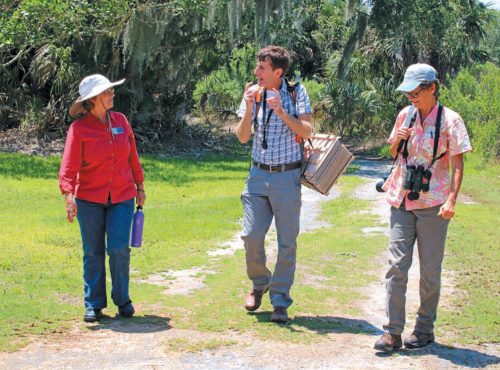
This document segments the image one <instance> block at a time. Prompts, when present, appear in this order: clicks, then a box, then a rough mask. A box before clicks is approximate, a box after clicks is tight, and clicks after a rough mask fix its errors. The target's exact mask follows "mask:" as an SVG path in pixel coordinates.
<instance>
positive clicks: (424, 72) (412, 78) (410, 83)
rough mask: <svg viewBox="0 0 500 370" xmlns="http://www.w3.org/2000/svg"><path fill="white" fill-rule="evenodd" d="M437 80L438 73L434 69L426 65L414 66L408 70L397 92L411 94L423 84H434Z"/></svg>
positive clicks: (418, 64)
mask: <svg viewBox="0 0 500 370" xmlns="http://www.w3.org/2000/svg"><path fill="white" fill-rule="evenodd" d="M436 80H437V72H436V70H435V69H434V67H432V66H430V65H428V64H424V63H417V64H412V65H411V66H409V67H408V68H407V69H406V72H405V76H404V79H403V82H402V83H401V85H399V86H398V87H397V89H396V91H403V92H410V91H413V90H415V89H416V88H417V87H419V86H420V84H421V83H423V82H434V81H436Z"/></svg>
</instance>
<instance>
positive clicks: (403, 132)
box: [396, 127, 415, 141]
mask: <svg viewBox="0 0 500 370" xmlns="http://www.w3.org/2000/svg"><path fill="white" fill-rule="evenodd" d="M414 130H415V128H414V127H412V128H409V127H400V128H399V129H398V131H397V136H396V137H397V139H399V140H406V139H408V138H409V137H410V135H411V134H412V133H413V131H414ZM399 140H398V141H399Z"/></svg>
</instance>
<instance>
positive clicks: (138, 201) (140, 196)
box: [135, 187, 146, 207]
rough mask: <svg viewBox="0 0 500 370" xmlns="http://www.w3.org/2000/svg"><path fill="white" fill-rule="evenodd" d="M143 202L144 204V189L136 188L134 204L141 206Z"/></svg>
mask: <svg viewBox="0 0 500 370" xmlns="http://www.w3.org/2000/svg"><path fill="white" fill-rule="evenodd" d="M144 202H146V193H145V192H144V188H143V187H141V188H137V197H136V198H135V203H136V204H137V205H138V206H141V207H142V206H143V205H144Z"/></svg>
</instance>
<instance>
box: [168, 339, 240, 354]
mask: <svg viewBox="0 0 500 370" xmlns="http://www.w3.org/2000/svg"><path fill="white" fill-rule="evenodd" d="M235 344H238V342H236V341H235V340H223V339H211V340H189V339H185V338H175V339H171V340H169V341H167V342H166V343H165V350H166V352H172V351H173V352H201V351H205V350H214V349H217V348H220V347H229V346H234V345H235Z"/></svg>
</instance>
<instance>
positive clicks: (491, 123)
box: [440, 63, 500, 161]
mask: <svg viewBox="0 0 500 370" xmlns="http://www.w3.org/2000/svg"><path fill="white" fill-rule="evenodd" d="M499 96H500V68H499V67H497V66H496V65H494V64H492V63H486V64H482V65H477V66H474V67H470V68H468V69H465V70H462V71H461V72H460V73H459V74H458V75H457V77H456V78H455V79H454V80H453V81H452V82H451V84H450V86H449V88H447V89H442V97H441V99H440V100H441V102H442V103H443V104H444V105H445V106H447V107H450V108H451V109H453V110H455V111H457V112H458V113H459V114H460V115H461V117H462V118H463V120H464V122H465V125H466V126H467V129H468V132H469V135H470V137H471V140H472V145H473V147H474V150H475V151H476V152H478V153H479V154H480V155H481V156H482V157H483V159H484V160H486V161H490V160H493V159H498V157H499V155H500V143H499V133H500V101H499V100H498V97H499Z"/></svg>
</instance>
